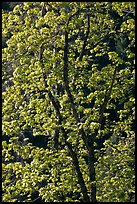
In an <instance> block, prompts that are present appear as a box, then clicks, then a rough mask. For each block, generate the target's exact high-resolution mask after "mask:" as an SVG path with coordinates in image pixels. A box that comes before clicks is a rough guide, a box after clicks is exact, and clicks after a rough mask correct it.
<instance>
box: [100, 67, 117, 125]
mask: <svg viewBox="0 0 137 204" xmlns="http://www.w3.org/2000/svg"><path fill="white" fill-rule="evenodd" d="M116 71H117V68H116V67H115V70H114V74H113V77H112V82H111V86H110V88H109V90H108V91H107V92H106V94H105V98H104V102H103V105H102V107H101V108H100V114H99V115H100V117H99V123H100V124H101V122H102V119H103V114H104V112H105V109H106V106H107V104H108V101H109V98H110V95H111V92H112V88H113V85H114V81H115V78H116Z"/></svg>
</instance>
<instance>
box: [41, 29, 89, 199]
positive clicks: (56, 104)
mask: <svg viewBox="0 0 137 204" xmlns="http://www.w3.org/2000/svg"><path fill="white" fill-rule="evenodd" d="M67 52H68V33H67V32H66V34H65V48H64V62H65V64H64V81H65V87H66V91H67V93H68V96H69V99H70V101H71V104H72V106H73V107H72V108H73V111H75V107H74V102H73V97H72V95H71V92H70V90H69V86H68V56H67ZM42 55H43V45H42V46H41V47H40V54H39V61H40V62H41V63H42ZM42 65H43V63H42ZM43 79H44V84H45V87H46V88H47V87H48V85H47V82H46V80H45V76H44V74H43ZM46 92H47V93H48V96H49V99H50V101H51V102H52V105H53V107H54V109H55V111H56V115H57V117H58V119H59V121H58V123H59V125H61V131H62V135H63V138H64V140H65V145H66V146H67V149H68V152H69V154H70V156H71V158H72V161H73V166H74V167H75V170H76V172H77V178H78V182H79V185H80V187H81V192H82V194H83V198H84V202H89V201H90V199H89V196H88V193H87V188H86V185H85V182H84V179H83V176H82V173H81V171H80V167H79V162H78V158H77V154H76V153H75V152H74V151H73V148H72V145H71V144H70V143H69V142H67V132H66V131H65V129H64V127H63V126H62V123H63V116H62V115H61V113H60V108H61V107H60V103H59V101H58V99H56V98H55V97H54V96H53V94H52V93H51V91H50V90H46ZM75 116H76V118H78V117H77V115H75Z"/></svg>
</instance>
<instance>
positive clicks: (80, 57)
mask: <svg viewBox="0 0 137 204" xmlns="http://www.w3.org/2000/svg"><path fill="white" fill-rule="evenodd" d="M89 32H90V16H89V15H88V27H87V31H86V36H85V39H84V43H83V47H82V50H81V53H80V56H79V61H82V58H83V55H84V52H85V47H86V44H87V39H88V35H89Z"/></svg>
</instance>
